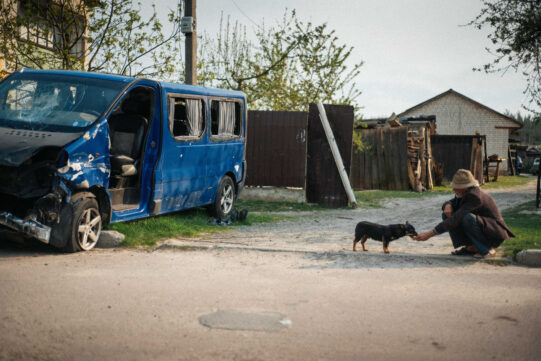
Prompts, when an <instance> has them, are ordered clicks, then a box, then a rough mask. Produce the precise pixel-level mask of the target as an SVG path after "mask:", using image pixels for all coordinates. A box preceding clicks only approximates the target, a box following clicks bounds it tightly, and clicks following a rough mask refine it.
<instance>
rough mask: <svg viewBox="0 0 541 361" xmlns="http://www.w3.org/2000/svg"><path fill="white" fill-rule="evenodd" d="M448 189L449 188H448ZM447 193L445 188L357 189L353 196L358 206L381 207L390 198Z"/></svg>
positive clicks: (420, 196)
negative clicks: (410, 189)
mask: <svg viewBox="0 0 541 361" xmlns="http://www.w3.org/2000/svg"><path fill="white" fill-rule="evenodd" d="M449 191H450V189H449ZM445 193H449V194H451V193H450V192H448V191H447V190H442V191H430V192H422V193H418V192H411V191H379V190H372V191H357V192H355V198H356V199H357V206H358V207H360V208H382V207H383V206H382V204H383V202H385V201H386V200H387V199H392V198H422V197H430V196H434V195H438V194H445Z"/></svg>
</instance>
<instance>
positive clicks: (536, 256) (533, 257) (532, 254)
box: [516, 249, 541, 267]
mask: <svg viewBox="0 0 541 361" xmlns="http://www.w3.org/2000/svg"><path fill="white" fill-rule="evenodd" d="M516 259H517V263H518V264H521V265H524V266H529V267H541V249H527V250H524V251H520V252H519V253H517V257H516Z"/></svg>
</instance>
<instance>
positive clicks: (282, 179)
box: [246, 110, 308, 187]
mask: <svg viewBox="0 0 541 361" xmlns="http://www.w3.org/2000/svg"><path fill="white" fill-rule="evenodd" d="M307 121H308V113H307V112H280V111H254V110H251V111H249V112H248V137H247V140H246V160H247V163H248V171H247V174H246V185H249V186H275V187H304V183H305V181H304V177H305V173H306V124H307Z"/></svg>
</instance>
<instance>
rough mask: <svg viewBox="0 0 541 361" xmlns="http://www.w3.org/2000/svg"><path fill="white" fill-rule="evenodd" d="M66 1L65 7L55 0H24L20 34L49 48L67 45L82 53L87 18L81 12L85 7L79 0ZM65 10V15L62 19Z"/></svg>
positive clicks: (21, 11)
mask: <svg viewBox="0 0 541 361" xmlns="http://www.w3.org/2000/svg"><path fill="white" fill-rule="evenodd" d="M65 5H66V6H67V8H66V9H61V8H60V4H56V3H54V2H53V1H51V0H21V1H20V5H19V17H20V20H21V23H22V24H21V25H20V26H19V37H20V38H21V39H23V40H28V41H31V42H33V43H34V44H36V45H38V46H39V47H42V48H45V49H48V50H54V49H55V48H56V49H63V48H64V47H67V48H69V52H70V54H71V55H73V56H82V55H83V54H84V45H85V44H84V39H83V35H84V30H85V27H86V18H85V15H84V14H83V13H79V12H80V11H84V8H83V7H82V6H81V5H78V3H76V2H74V3H67V4H65ZM61 13H62V14H63V18H62V19H59V18H58V15H59V14H61ZM62 28H64V30H63V33H62V31H61V30H60V29H62ZM62 37H64V39H63V38H62Z"/></svg>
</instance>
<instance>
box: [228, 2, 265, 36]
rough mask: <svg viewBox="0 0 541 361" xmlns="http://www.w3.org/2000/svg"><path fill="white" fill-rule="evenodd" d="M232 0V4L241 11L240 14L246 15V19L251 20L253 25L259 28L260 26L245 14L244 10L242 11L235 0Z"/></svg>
mask: <svg viewBox="0 0 541 361" xmlns="http://www.w3.org/2000/svg"><path fill="white" fill-rule="evenodd" d="M231 1H232V2H233V5H235V7H236V8H237V9H238V10H239V11H240V12H241V14H242V15H244V16H245V17H246V19H248V20H250V21H251V22H252V24H254V25H255V26H257V27H258V28H259V29H261V27H260V26H259V24H257V23H256V22H255V21H253V20H252V18H250V17H249V16H248V15H246V13H245V12H244V11H242V9H241V8H240V6H238V5H237V3H236V1H235V0H231Z"/></svg>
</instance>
